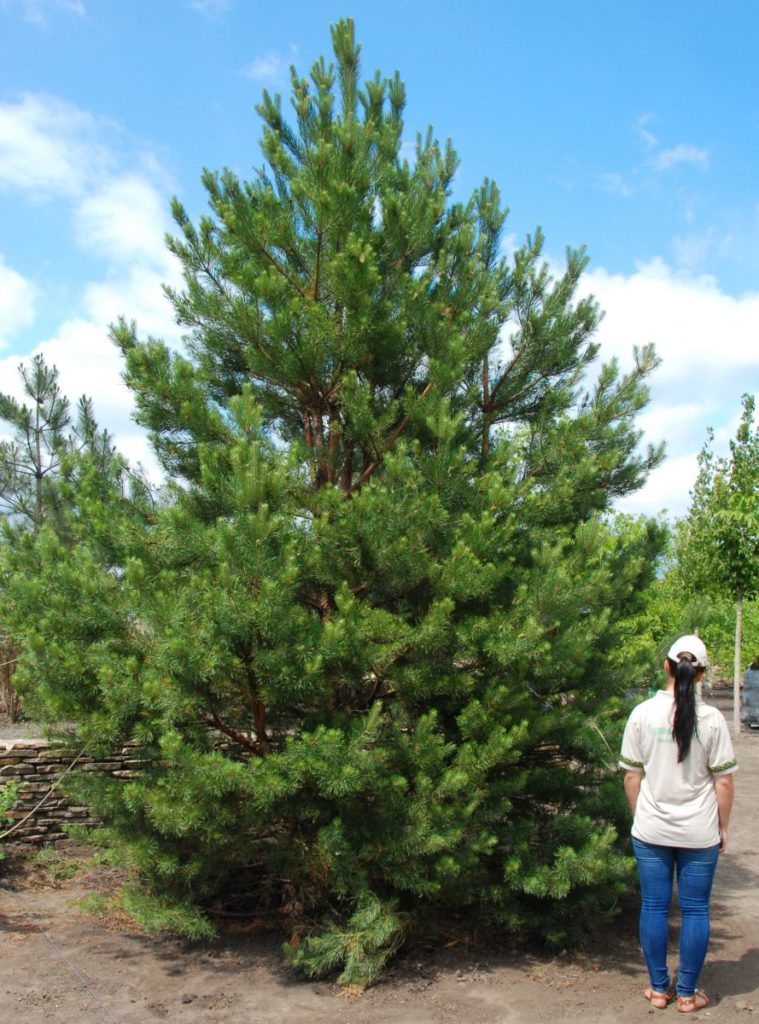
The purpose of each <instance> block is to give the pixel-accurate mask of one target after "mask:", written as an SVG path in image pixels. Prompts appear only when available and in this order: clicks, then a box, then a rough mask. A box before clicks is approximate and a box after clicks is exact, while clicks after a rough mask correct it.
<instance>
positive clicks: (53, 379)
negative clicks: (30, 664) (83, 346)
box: [0, 355, 145, 721]
mask: <svg viewBox="0 0 759 1024" xmlns="http://www.w3.org/2000/svg"><path fill="white" fill-rule="evenodd" d="M19 375H20V377H21V381H22V383H23V391H24V396H25V401H22V402H19V401H18V400H17V399H15V398H14V397H13V396H11V395H8V394H0V421H4V422H5V425H6V426H5V429H6V430H8V431H9V432H10V435H11V436H10V438H9V439H7V440H4V441H0V521H1V522H3V523H4V525H5V530H4V532H3V534H2V535H1V539H0V557H1V556H2V553H3V547H4V544H5V543H7V542H8V541H9V538H10V537H11V536H12V534H13V533H14V532H20V533H25V532H29V531H31V532H32V533H33V534H34V535H37V534H38V533H39V531H40V529H41V528H42V526H43V524H45V523H48V524H49V525H50V527H51V529H52V530H54V531H55V532H56V534H58V535H59V536H60V538H61V540H64V539H65V536H66V535H67V533H68V532H70V530H71V526H72V522H73V520H72V519H71V516H70V515H68V513H70V512H72V511H73V509H74V508H75V507H76V506H77V500H76V498H75V492H76V490H77V488H79V487H80V486H81V485H82V484H83V480H82V479H80V478H79V477H80V476H81V474H82V473H83V472H87V473H89V474H90V476H91V478H92V479H93V480H94V479H99V480H100V482H101V484H102V483H104V482H105V481H106V480H108V481H110V484H111V485H112V486H113V485H115V484H116V481H117V479H118V480H119V481H120V484H119V486H120V487H121V488H122V489H123V487H124V486H125V481H126V480H127V479H130V480H132V481H135V480H136V479H137V476H136V475H135V474H134V473H132V472H131V471H130V470H129V469H128V467H127V465H126V463H125V462H124V460H123V459H121V458H120V457H119V455H118V453H117V452H116V450H115V448H114V445H113V442H112V440H111V437H110V435H109V434H108V432H107V431H105V430H101V429H100V428H99V427H98V425H97V422H96V421H95V417H94V413H93V407H92V401H91V400H90V399H89V398H87V397H86V396H82V397H81V398H80V399H79V401H78V402H77V406H76V413H75V416H74V417H73V418H72V414H71V406H70V403H69V400H68V398H67V397H66V396H65V395H64V394H63V393H62V392H61V389H60V385H59V383H58V370H57V368H56V367H55V366H52V367H49V366H47V364H46V363H45V360H44V357H43V356H41V355H37V356H35V357H34V358H33V359H32V361H31V364H30V365H29V366H25V365H23V364H22V365H21V366H19ZM85 467H88V468H87V469H86V470H85ZM141 488H142V490H143V492H144V490H145V485H144V482H141ZM101 491H102V487H101ZM67 517H68V523H65V522H64V521H65V520H66V519H67ZM2 594H3V590H2V585H1V584H0V595H2ZM5 605H6V602H5V601H3V606H4V607H5ZM0 615H2V613H0ZM6 618H7V617H6V616H5V615H2V618H0V697H2V699H3V703H4V705H5V708H6V711H7V713H8V715H9V717H10V718H11V720H12V721H15V720H16V718H17V717H18V713H19V710H20V708H19V701H18V695H17V693H16V689H15V686H14V682H13V677H14V669H15V665H16V663H17V653H18V652H17V645H16V643H15V642H14V639H13V636H12V634H11V633H10V632H9V630H8V628H7V621H6Z"/></svg>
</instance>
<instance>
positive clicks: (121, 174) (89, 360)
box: [0, 0, 181, 472]
mask: <svg viewBox="0 0 759 1024" xmlns="http://www.w3.org/2000/svg"><path fill="white" fill-rule="evenodd" d="M0 2H1V0H0ZM130 141H131V143H132V146H131V151H130V150H129V149H127V147H126V146H125V145H124V142H125V136H124V133H123V132H122V131H121V130H120V129H119V127H118V126H117V125H114V124H112V123H110V122H102V121H98V120H97V119H95V118H94V117H92V116H91V115H90V114H89V113H87V112H86V111H82V110H79V109H78V108H76V107H73V106H71V105H70V104H66V103H64V102H62V101H61V100H58V99H56V98H54V97H48V96H25V97H23V98H22V100H21V101H20V102H18V103H16V104H15V105H14V104H6V105H4V106H3V105H0V187H2V186H4V187H5V188H6V189H7V190H13V191H15V192H17V193H19V194H20V196H21V198H22V199H24V200H26V201H27V202H33V201H35V200H38V199H39V198H40V197H49V198H51V199H56V200H57V201H58V202H59V203H61V202H62V203H63V204H64V208H67V209H68V210H69V211H70V215H71V226H72V232H73V238H72V240H73V241H76V242H77V243H78V245H79V246H80V247H83V248H85V249H86V250H87V251H88V252H89V253H90V254H92V255H93V256H94V257H96V258H97V259H99V260H100V263H101V271H100V272H99V273H98V275H97V277H95V278H94V279H91V280H90V281H89V282H87V283H85V284H83V285H82V289H81V293H80V296H79V302H78V308H77V310H76V313H75V314H74V315H72V316H70V317H68V318H67V319H65V320H63V321H62V322H61V323H59V325H58V326H57V327H56V328H55V330H54V331H53V332H52V335H51V336H50V337H48V338H47V339H46V340H44V341H43V342H42V343H41V344H40V345H38V346H37V347H36V348H35V349H34V352H33V353H29V354H27V355H24V356H23V359H28V358H30V356H31V355H32V354H35V353H37V352H40V353H42V354H43V355H44V357H45V359H46V361H47V362H48V363H49V364H52V365H55V366H57V367H58V370H59V375H60V383H61V388H62V390H63V392H64V393H65V394H66V395H67V396H68V397H69V399H70V400H71V401H72V403H73V402H75V401H76V400H77V399H78V397H79V396H80V395H81V394H82V393H86V394H89V395H90V396H91V397H92V399H93V401H94V404H95V412H96V416H97V418H98V421H99V422H100V424H101V426H104V427H106V428H107V429H108V430H109V431H111V433H113V434H114V436H115V439H116V442H117V445H118V447H119V449H120V450H121V451H123V452H124V454H126V455H127V457H129V458H131V459H137V460H139V461H142V462H144V463H145V464H146V465H147V466H148V467H150V468H151V469H152V470H153V472H156V464H155V460H154V459H153V458H152V456H151V455H150V453H149V449H148V444H147V438H146V436H145V433H144V431H143V430H142V429H140V428H138V427H137V426H136V425H135V424H134V423H133V422H132V420H131V414H132V409H133V399H132V395H131V392H129V390H128V389H127V387H126V385H125V384H124V383H123V381H122V380H121V371H122V365H121V355H120V353H119V352H118V351H117V349H116V348H115V346H114V345H113V344H112V343H111V341H110V339H109V324H111V323H112V322H114V321H115V320H116V319H117V318H118V317H119V316H122V315H123V316H125V317H126V318H127V319H128V320H132V319H134V320H136V321H137V326H138V330H139V332H140V335H141V336H144V335H146V334H152V335H154V336H158V337H162V338H165V340H166V341H167V342H168V343H169V344H178V342H179V329H178V327H177V325H176V323H175V322H174V317H173V312H172V308H171V306H170V304H169V302H168V300H167V299H166V297H165V295H164V294H163V290H162V284H163V283H169V284H173V285H178V284H180V283H181V282H180V271H179V267H178V265H177V261H176V260H175V258H174V257H173V256H171V254H170V253H168V251H167V249H166V246H165V242H164V237H163V236H164V233H165V231H166V230H167V229H168V228H169V226H170V225H169V214H168V206H169V203H168V186H169V182H168V181H167V175H166V173H165V171H164V169H163V167H162V166H161V162H160V161H159V160H158V158H157V157H156V155H155V154H154V153H152V152H150V151H148V152H147V153H146V152H145V146H144V144H143V143H141V142H140V141H139V140H126V142H130ZM38 291H39V292H40V293H42V285H41V283H40V286H39V288H38ZM35 294H36V293H35V290H34V286H33V285H31V284H30V283H29V282H24V279H23V278H22V277H21V275H19V274H17V273H16V272H15V271H12V270H11V269H10V268H5V267H4V265H3V264H2V263H1V262H0V336H2V333H3V330H7V331H8V333H10V330H11V328H13V327H14V326H16V327H18V326H22V325H27V326H28V324H29V323H30V322H31V318H32V316H33V299H34V298H35ZM9 296H11V297H9ZM44 298H45V296H44V294H40V298H39V301H40V303H41V302H42V301H43V300H44ZM21 358H22V357H21V356H20V355H19V354H9V355H8V356H7V357H6V358H5V359H3V360H1V361H0V375H1V376H2V379H3V382H4V384H5V383H6V381H7V385H6V387H10V386H13V382H14V381H16V380H17V378H18V374H17V367H18V363H19V362H20V361H21Z"/></svg>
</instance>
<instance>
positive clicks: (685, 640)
mask: <svg viewBox="0 0 759 1024" xmlns="http://www.w3.org/2000/svg"><path fill="white" fill-rule="evenodd" d="M683 654H689V655H690V656H691V658H692V659H693V660H694V664H695V665H697V666H698V668H706V665H707V658H706V647H705V646H704V641H703V640H702V639H701V637H700V636H694V635H693V634H690V635H689V636H681V637H680V639H679V640H675V642H674V643H673V644H672V646H671V647H670V649H669V651H668V652H667V657H668V658H670V659H671V660H672V661H674V662H678V661H680V658H681V656H682V655H683Z"/></svg>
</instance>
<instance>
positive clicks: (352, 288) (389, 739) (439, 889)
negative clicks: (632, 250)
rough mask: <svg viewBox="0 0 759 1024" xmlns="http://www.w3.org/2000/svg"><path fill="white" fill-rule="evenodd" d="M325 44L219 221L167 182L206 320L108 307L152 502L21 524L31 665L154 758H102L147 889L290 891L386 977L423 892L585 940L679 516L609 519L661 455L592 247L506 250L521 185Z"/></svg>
mask: <svg viewBox="0 0 759 1024" xmlns="http://www.w3.org/2000/svg"><path fill="white" fill-rule="evenodd" d="M332 41H333V46H334V52H335V63H334V65H333V64H329V65H328V64H327V63H326V62H325V61H324V60H323V59H322V60H319V61H317V62H316V64H315V65H314V67H313V68H312V71H311V75H310V78H309V79H305V78H300V77H299V76H298V75H297V74H296V73H295V72H293V78H292V93H293V108H294V115H295V120H294V124H292V125H291V124H289V123H288V121H287V120H286V117H285V114H284V112H283V110H282V107H281V102H280V100H279V98H278V97H271V96H269V95H268V94H267V93H264V96H263V101H262V103H261V105H260V107H259V108H258V109H259V113H260V115H261V118H262V120H263V142H262V147H263V154H264V158H265V166H264V167H263V168H262V169H261V170H260V171H259V172H258V174H257V175H256V177H255V178H254V179H253V180H252V181H249V182H243V181H240V180H238V178H237V177H236V176H235V175H234V174H233V173H232V172H231V171H228V170H226V171H223V172H222V173H220V174H216V173H211V172H209V171H206V172H205V173H204V175H203V182H204V185H205V187H206V190H207V192H208V197H209V206H210V212H209V213H208V215H206V216H204V217H202V218H201V219H200V220H199V222H198V223H197V224H195V223H193V222H192V220H191V218H190V217H189V216H188V214H187V213H186V211H185V210H184V209H183V207H182V206H181V204H180V203H179V202H175V203H174V217H175V220H176V223H177V225H178V233H177V235H176V237H174V238H172V239H171V240H170V242H169V245H170V248H171V250H172V252H173V253H174V254H175V255H176V256H177V258H178V259H179V261H180V262H181V264H182V267H183V269H184V287H183V289H181V290H178V291H172V290H168V295H169V297H170V299H171V301H172V302H173V304H174V308H175V310H176V316H177V319H178V321H179V323H180V324H181V325H182V326H183V327H184V328H185V329H186V331H187V337H186V353H185V354H179V353H177V352H174V351H172V350H170V349H169V348H168V347H167V346H166V345H164V344H163V343H161V342H160V341H158V340H155V339H147V340H145V341H142V340H140V339H139V337H138V334H137V330H136V327H135V326H134V325H131V324H128V323H127V322H126V321H123V322H121V323H120V324H119V325H117V327H116V328H115V330H114V336H115V340H116V342H117V343H118V345H119V346H120V348H121V350H122V352H123V353H124V357H125V360H126V380H127V382H128V384H129V386H130V387H131V388H132V389H133V391H134V394H135V396H136V402H137V408H138V413H137V415H138V418H139V421H140V422H141V423H142V424H143V425H145V426H146V427H147V428H148V430H149V431H150V436H151V439H152V443H153V446H154V449H155V452H156V454H157V456H158V458H159V459H160V460H161V463H162V465H163V467H164V469H165V471H166V474H167V480H168V481H169V482H168V484H167V492H166V495H165V500H164V501H163V502H162V503H161V504H160V505H159V506H156V507H155V508H154V509H153V510H152V511H151V514H150V515H147V516H136V517H135V516H131V515H130V513H129V510H128V507H127V506H124V508H123V509H122V511H121V512H120V513H119V514H117V515H114V514H113V513H112V512H110V511H108V512H107V513H104V512H103V507H104V506H103V505H102V504H99V501H100V499H97V500H95V499H94V498H93V500H92V501H91V502H90V503H89V504H87V501H86V500H85V499H83V504H82V508H83V509H84V514H83V518H86V519H87V521H88V522H89V523H94V524H96V525H97V527H98V529H99V530H101V532H102V534H103V536H105V537H109V536H112V537H116V538H117V541H115V542H114V551H115V550H116V548H118V557H117V556H116V555H115V554H113V555H112V556H111V562H110V563H109V562H108V560H107V559H105V558H104V556H103V550H102V545H101V548H100V549H97V550H96V549H95V548H93V546H92V544H91V543H90V542H89V541H87V539H86V537H83V538H82V543H81V544H80V545H78V546H75V547H74V548H73V549H72V552H71V554H70V556H69V559H68V562H67V564H66V566H65V568H64V569H61V570H59V571H57V572H56V573H54V574H52V573H51V572H50V571H49V568H48V567H49V555H50V552H49V550H48V549H47V548H46V545H47V546H48V548H49V546H50V545H55V544H56V543H58V541H56V539H55V538H53V537H51V536H50V534H49V533H45V531H43V534H42V536H41V538H40V540H39V541H38V542H37V544H36V545H34V546H30V547H29V549H28V551H27V552H26V554H25V555H24V558H26V559H27V561H26V563H25V570H24V571H25V572H26V573H27V578H28V576H29V575H32V574H34V573H36V574H38V575H37V576H36V577H35V578H36V579H38V581H39V586H41V587H42V586H47V587H48V588H52V590H53V591H54V593H55V599H54V602H53V604H54V607H51V608H50V609H49V610H48V614H47V615H46V617H45V619H44V622H43V623H42V625H41V626H40V624H39V623H38V624H37V627H36V629H37V633H36V635H37V637H38V638H39V641H38V644H37V646H36V647H35V648H34V650H33V651H32V652H31V653H30V655H29V656H28V657H27V659H26V660H25V663H24V668H23V671H24V673H25V674H26V675H27V677H28V678H30V679H31V678H32V677H34V678H37V679H43V680H44V681H45V682H44V689H45V692H46V693H47V694H48V699H49V700H50V702H51V703H52V704H54V706H55V709H56V713H58V714H62V713H64V712H65V714H66V716H67V717H70V718H74V719H76V720H78V721H79V722H80V723H81V725H80V729H79V741H80V742H82V743H84V744H86V745H88V746H89V747H92V748H96V747H107V746H109V745H110V746H113V745H115V744H116V743H123V742H124V741H127V740H133V739H134V740H137V741H138V742H139V743H140V744H141V745H142V746H143V748H144V749H145V750H146V751H147V752H148V753H152V754H153V755H154V756H155V762H154V767H153V768H152V769H151V771H150V772H148V773H147V774H145V775H144V776H143V777H142V778H140V779H135V780H133V781H130V782H128V783H126V784H122V783H107V782H105V781H103V780H99V781H98V780H96V779H93V778H92V777H91V775H90V776H88V780H87V782H88V785H89V786H90V787H91V788H90V792H89V797H90V798H92V797H93V792H92V788H93V787H97V788H98V793H97V794H96V797H97V805H98V809H99V810H100V812H101V814H103V815H104V816H105V817H106V818H107V820H108V821H109V823H110V828H111V831H110V835H111V837H112V838H113V839H114V841H119V842H120V843H121V844H122V846H124V847H126V848H127V849H128V852H129V857H130V859H131V863H132V864H133V865H134V867H135V870H136V872H137V875H138V878H139V880H140V882H141V883H142V886H143V888H142V893H143V895H142V896H133V906H135V907H138V908H141V910H140V912H141V913H147V914H148V915H150V914H158V916H159V917H161V915H164V918H165V915H166V914H169V913H171V914H173V915H174V916H173V917H172V920H173V921H174V922H175V924H176V923H177V922H184V925H183V926H184V927H186V928H187V929H190V930H195V932H197V930H198V929H201V930H202V928H203V927H204V925H203V923H202V922H203V916H202V915H204V914H205V915H210V916H211V917H212V916H213V912H214V908H218V906H219V905H220V904H223V903H224V901H225V900H228V899H234V900H235V901H236V903H237V906H238V908H239V907H240V906H243V905H247V904H246V903H245V899H246V894H249V896H250V898H251V899H252V901H253V904H254V905H256V906H258V905H259V904H260V902H261V900H262V899H264V898H267V899H268V900H269V901H271V902H272V903H273V904H276V905H278V906H279V908H280V913H281V916H282V920H283V921H284V922H285V923H286V924H287V925H288V926H289V927H290V929H291V941H290V944H289V946H288V949H289V951H290V955H291V957H292V959H293V960H294V961H295V962H296V963H298V964H300V965H301V966H302V967H303V968H304V969H305V970H307V971H309V972H312V973H319V972H323V971H326V970H330V969H333V968H340V969H341V970H342V974H341V980H342V981H344V982H347V983H353V984H366V983H367V982H369V981H371V980H372V979H373V978H374V977H375V976H376V974H377V972H378V970H380V969H381V966H382V964H383V963H384V962H385V961H386V959H387V957H388V956H390V955H391V954H392V953H393V951H394V950H395V949H397V948H398V946H399V945H400V943H401V942H402V941H403V940H404V937H405V936H406V935H407V934H409V933H413V932H414V931H415V930H421V929H430V928H434V927H435V922H440V921H445V922H446V924H447V925H448V926H450V925H451V923H452V922H453V923H454V924H455V922H457V921H459V922H462V923H463V922H465V921H471V920H473V919H474V920H476V921H477V922H478V923H479V924H480V925H481V926H482V927H493V928H497V929H500V930H507V931H512V932H516V933H522V932H528V931H532V932H534V933H537V934H540V935H542V936H543V937H545V938H546V939H547V940H549V941H552V942H556V943H563V942H565V941H567V936H568V935H569V933H570V932H571V931H572V929H573V928H574V927H575V926H577V925H578V924H579V925H581V924H582V922H583V921H585V922H587V921H589V920H590V919H592V918H593V917H594V916H602V915H603V913H604V909H603V908H605V907H608V906H609V905H610V903H611V902H613V901H611V900H610V899H609V894H610V892H615V891H618V889H619V887H620V885H621V884H622V879H623V878H624V877H625V876H626V873H627V871H628V869H629V861H628V859H627V858H625V857H622V856H620V854H619V851H618V849H617V846H616V832H615V828H614V823H615V821H616V820H617V815H618V811H619V807H620V802H619V799H618V797H617V795H616V789H615V783H614V782H613V781H611V780H610V762H613V761H614V760H615V758H614V757H613V755H612V754H610V752H609V749H608V747H607V745H606V742H605V740H604V736H603V734H604V732H605V731H606V726H607V725H609V727H610V728H612V725H611V723H613V722H615V721H616V720H617V719H618V718H619V715H620V707H621V695H622V694H623V692H624V690H625V689H626V680H625V672H626V671H627V667H626V666H625V665H624V664H622V663H621V658H620V650H621V641H622V638H623V637H624V635H625V628H626V623H628V622H629V619H630V616H632V615H634V614H636V612H637V611H638V610H639V607H640V602H641V596H640V595H641V592H642V590H643V589H644V587H645V585H646V584H647V582H648V581H650V579H651V578H652V574H653V566H654V563H655V558H656V556H657V554H658V552H659V550H660V548H661V544H662V531H661V529H660V528H659V527H658V526H657V525H656V524H654V523H644V524H641V525H640V528H639V529H636V530H632V531H630V530H625V531H619V530H615V529H614V528H613V527H612V526H610V525H609V523H608V522H607V521H606V518H605V516H606V513H607V512H608V510H609V508H610V506H611V503H612V501H613V500H614V499H615V498H617V497H618V496H621V495H624V494H627V493H629V492H630V491H632V490H634V489H635V488H636V487H638V486H639V485H640V484H641V482H642V481H643V480H644V479H645V476H646V473H647V472H648V470H649V469H650V468H651V467H652V466H653V465H655V464H656V463H657V461H658V459H659V458H660V454H661V453H660V452H659V451H658V450H650V449H649V450H648V451H647V452H644V453H641V452H640V451H639V447H638V445H639V432H638V431H637V429H636V428H635V424H634V418H635V414H636V413H637V412H638V411H639V409H640V408H641V407H642V406H643V405H644V404H645V401H646V398H647V392H646V386H645V377H646V375H647V374H648V373H649V372H650V370H651V369H652V368H653V366H654V365H655V363H656V359H655V356H654V353H653V351H652V350H651V349H650V348H646V349H643V350H641V351H640V352H639V353H637V360H636V365H635V367H634V368H633V370H632V371H631V372H630V373H628V374H621V373H620V371H619V369H618V367H617V366H616V364H614V363H612V364H610V365H607V366H604V367H602V368H601V369H600V371H599V372H598V374H597V378H596V381H595V384H594V385H593V386H592V388H591V389H590V390H589V391H587V392H586V391H585V390H584V389H585V387H586V385H585V384H584V379H585V375H586V371H587V370H588V368H589V367H590V366H591V364H592V362H593V361H594V359H595V358H596V356H597V346H596V345H595V343H594V342H593V341H592V335H593V331H594V329H595V327H596V325H597V322H598V317H599V311H598V309H597V307H596V304H595V303H594V302H593V301H592V300H591V299H581V300H578V299H577V298H576V290H577V285H578V281H579V279H580V276H581V274H582V271H583V269H584V267H585V265H586V260H587V258H586V256H585V254H584V252H582V251H570V252H568V254H567V268H566V271H565V273H564V274H563V276H561V277H560V278H559V279H558V280H554V279H553V278H552V277H551V275H550V274H549V272H548V270H547V269H546V267H545V265H544V263H543V260H542V245H543V239H542V236H541V234H540V232H536V234H535V236H534V238H529V239H528V240H527V242H526V244H525V245H524V246H522V247H521V248H520V249H519V251H518V252H517V253H516V254H515V256H514V258H513V259H512V260H510V259H507V258H505V257H504V256H503V254H502V251H501V245H500V235H501V231H502V227H503V223H504V219H505V212H504V210H503V208H502V206H501V201H500V196H499V192H498V189H497V187H496V186H495V185H494V184H493V183H492V182H487V181H486V182H485V183H484V184H483V185H482V187H481V188H479V189H478V190H477V191H476V192H475V194H474V195H473V196H472V198H471V199H470V200H469V201H468V202H458V201H454V200H453V198H452V182H453V176H454V173H455V170H456V166H457V159H456V156H455V153H454V151H453V149H452V148H451V147H450V145H448V146H445V147H441V146H440V145H439V144H438V142H437V141H436V140H435V138H434V136H433V134H432V132H431V131H430V132H428V133H427V134H426V135H422V136H420V137H419V138H418V140H417V145H416V152H415V156H414V158H413V159H412V160H407V159H404V157H403V150H402V140H403V121H402V113H403V108H404V102H405V95H404V89H403V85H402V83H401V81H400V79H399V77H398V76H397V74H396V76H395V77H393V78H391V79H383V78H382V77H381V76H380V75H379V73H377V74H376V75H375V77H374V78H372V79H371V80H370V81H368V82H367V83H366V84H365V85H364V86H363V87H362V86H361V85H360V77H359V47H358V46H357V44H356V42H355V39H354V29H353V24H352V22H351V21H341V22H339V23H338V24H337V25H336V26H335V27H334V28H333V30H332ZM98 524H99V525H98ZM109 531H110V532H109ZM19 558H20V559H21V556H19ZM114 560H115V561H118V566H119V568H118V571H114V564H115V561H114ZM22 562H23V559H21V561H19V562H18V567H19V568H22V567H23V566H22ZM24 601H26V605H25V606H24ZM24 607H25V608H26V609H27V610H28V608H29V598H28V596H27V597H26V598H24V599H23V600H22V599H19V604H18V608H19V612H18V615H19V620H20V621H21V622H23V621H24V615H25V611H24ZM27 621H28V620H27ZM43 638H44V639H43ZM146 892H147V893H148V895H147V896H145V895H144V894H145V893H146ZM141 900H142V902H140V901H141ZM146 900H147V902H145V901H146ZM270 905H271V904H270ZM171 908H173V909H171ZM199 915H200V916H199Z"/></svg>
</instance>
